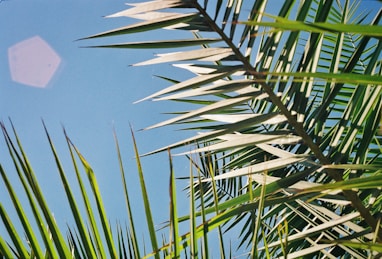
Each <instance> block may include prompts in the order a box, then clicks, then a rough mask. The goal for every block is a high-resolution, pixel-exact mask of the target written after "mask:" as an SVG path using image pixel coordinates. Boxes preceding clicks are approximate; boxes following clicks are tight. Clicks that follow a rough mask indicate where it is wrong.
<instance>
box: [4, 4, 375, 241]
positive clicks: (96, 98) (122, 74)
mask: <svg viewBox="0 0 382 259" xmlns="http://www.w3.org/2000/svg"><path fill="white" fill-rule="evenodd" d="M124 2H125V1H121V0H117V1H104V2H101V1H90V0H80V1H78V0H77V1H73V0H70V1H69V0H68V1H57V0H56V1H47V0H36V1H20V0H3V1H1V2H0V32H1V36H0V59H1V60H2V62H0V119H1V120H3V121H5V122H6V125H9V123H8V121H7V120H8V117H10V118H11V119H12V121H13V123H14V125H15V126H16V129H17V132H18V134H19V136H20V138H21V140H22V143H23V145H24V148H25V150H26V152H27V154H28V155H29V158H30V160H31V163H32V165H33V167H34V169H35V171H36V174H37V177H38V179H39V180H40V181H41V185H42V187H43V191H44V193H45V194H47V198H48V202H49V204H51V208H52V210H53V211H54V214H55V217H56V219H57V221H58V222H59V223H60V225H61V226H64V227H65V224H66V223H67V222H68V221H71V219H70V214H68V213H67V207H65V206H63V205H62V202H63V200H64V199H65V197H64V196H63V190H62V189H61V183H60V180H59V178H58V174H57V170H56V167H55V165H54V163H53V162H54V161H53V157H52V154H51V152H50V150H49V146H48V142H47V139H46V137H45V135H44V131H43V127H42V123H41V119H43V120H44V121H45V123H46V125H47V128H48V130H49V132H50V134H51V136H52V138H53V141H54V143H55V145H56V148H57V150H58V152H59V155H60V157H61V159H62V162H63V164H64V168H65V169H66V170H67V172H68V175H69V179H70V180H71V181H73V182H74V181H75V179H74V174H73V170H72V165H71V161H70V157H69V153H68V151H67V147H66V143H65V140H64V135H63V133H62V125H63V126H64V127H65V128H66V130H67V132H68V134H69V137H70V138H71V139H72V141H73V142H74V143H75V144H76V145H77V147H78V148H79V149H80V151H81V152H82V153H83V155H84V156H85V158H86V159H87V160H88V161H89V163H90V164H91V165H92V166H93V169H94V171H95V172H96V175H97V179H98V182H99V184H100V188H101V191H102V194H103V195H104V197H103V198H104V201H105V203H106V207H107V210H108V212H109V216H110V219H111V223H112V224H114V223H115V221H116V219H121V220H122V221H123V220H125V209H124V200H123V197H122V187H121V184H120V174H119V169H118V161H117V156H116V152H115V146H114V140H113V135H112V129H113V126H114V127H115V128H116V131H117V134H118V137H119V139H120V146H121V149H122V155H123V157H124V163H125V167H126V168H125V170H126V172H127V174H128V177H127V178H128V183H127V184H128V187H129V188H130V196H131V198H132V199H133V200H134V203H133V206H134V207H135V208H136V213H138V214H137V217H138V218H139V217H140V218H142V217H143V211H142V207H141V205H140V200H141V198H140V189H139V188H138V180H137V178H136V167H135V161H134V159H133V149H132V145H131V143H132V142H131V136H130V132H129V131H130V129H129V123H131V124H132V126H133V128H134V129H135V130H136V131H137V130H138V129H141V128H144V127H146V126H150V125H151V124H154V123H156V122H159V121H161V120H163V119H165V118H167V117H168V116H167V115H161V112H169V111H174V110H175V109H179V106H176V104H172V103H166V104H165V105H163V104H164V103H156V102H144V103H139V104H136V105H133V104H132V103H133V102H134V101H136V100H139V99H141V98H143V97H145V96H147V95H149V94H151V93H153V92H155V91H156V90H158V89H160V88H163V87H165V86H167V85H168V84H167V83H166V82H164V81H162V80H160V79H157V78H155V77H153V76H152V75H155V74H156V75H164V76H169V77H175V79H182V78H183V79H184V78H185V76H186V75H187V74H186V73H182V72H181V71H179V70H173V69H171V67H170V66H169V65H167V64H165V65H160V66H152V67H130V66H129V65H131V64H134V63H137V62H140V61H143V60H146V59H150V58H152V55H153V54H155V53H156V51H155V50H153V51H151V50H149V51H134V50H112V49H88V48H80V47H81V46H86V45H91V44H93V43H94V44H99V43H102V42H103V41H102V40H101V41H94V42H93V41H75V40H76V39H79V38H82V37H85V36H88V35H91V34H95V33H98V32H102V31H105V30H108V29H113V28H116V27H118V26H123V25H126V24H129V23H131V22H132V21H131V20H129V19H127V18H119V19H104V18H102V16H105V15H109V14H112V13H115V12H118V11H120V10H123V9H124V8H125V5H124ZM135 2H136V1H135ZM363 4H364V7H365V8H367V7H370V6H372V5H379V6H380V3H377V2H376V1H364V2H363ZM144 35H145V34H144ZM34 36H39V37H40V38H42V39H44V40H45V41H46V42H47V43H48V44H49V45H50V46H51V47H52V48H53V49H54V50H55V51H56V52H57V54H58V55H59V56H60V58H61V59H62V63H61V65H60V67H59V70H58V72H57V73H56V74H55V76H54V78H53V79H52V81H51V82H50V84H49V85H48V87H47V88H43V89H41V88H35V87H31V86H27V85H23V84H19V83H17V82H14V81H12V79H11V75H10V68H9V66H8V53H7V52H8V49H9V48H10V47H11V46H13V45H14V44H17V43H19V42H20V41H23V40H26V39H28V38H31V37H34ZM140 37H142V36H141V35H139V34H138V35H129V36H128V37H127V38H125V40H126V41H138V40H142V39H146V40H147V36H146V35H145V38H140ZM120 40H121V39H120V38H118V37H117V38H113V39H109V40H108V41H107V42H119V41H120ZM158 52H159V51H158ZM174 71H175V72H176V74H174ZM188 76H190V75H188ZM180 110H183V109H180ZM9 129H10V128H9ZM190 134H191V133H185V132H179V131H174V129H173V128H164V129H157V130H152V131H147V132H146V131H143V132H136V137H137V141H138V146H139V149H140V152H141V153H146V152H149V151H152V150H154V149H156V148H159V147H162V146H165V145H167V144H170V143H172V142H175V141H177V140H180V139H182V138H184V137H185V136H186V135H190ZM6 152H7V150H6V148H5V147H4V141H3V140H2V138H0V163H1V164H2V165H3V166H4V167H5V169H6V171H10V170H13V167H12V165H11V163H10V161H9V159H8V157H7V153H6ZM142 162H143V169H144V172H145V175H146V181H147V184H148V188H149V189H151V190H153V192H151V193H150V194H151V196H150V197H151V202H152V203H153V205H154V213H155V214H156V215H158V217H157V220H156V223H160V222H161V221H164V220H166V219H167V218H168V200H167V197H168V193H167V192H168V188H167V186H168V175H169V174H168V173H169V170H168V159H167V154H158V155H154V156H151V157H145V158H143V159H142ZM175 166H176V172H177V176H187V175H188V173H189V165H188V163H185V159H181V158H176V159H175ZM184 186H185V183H184V184H181V185H180V187H184ZM7 197H8V196H7V195H6V194H4V186H3V183H2V182H1V181H0V202H1V203H2V204H3V205H4V206H6V207H7V206H8V207H7V208H10V207H11V205H10V203H9V200H8V198H7ZM187 208H188V205H187V204H186V203H184V208H183V209H186V211H185V213H187ZM110 212H111V213H110ZM10 213H12V212H11V210H10ZM180 214H184V213H180ZM2 229H3V226H2V225H1V224H0V233H2V232H3V230H2ZM138 231H140V230H138ZM141 232H142V231H141ZM139 233H140V232H139ZM147 238H148V237H147V236H146V239H147Z"/></svg>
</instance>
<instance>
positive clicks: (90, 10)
mask: <svg viewBox="0 0 382 259" xmlns="http://www.w3.org/2000/svg"><path fill="white" fill-rule="evenodd" d="M124 8H125V5H124V1H112V2H95V1H88V0H81V1H33V2H27V1H15V0H9V1H2V2H1V3H0V31H1V32H2V35H3V36H2V37H1V41H0V58H1V60H3V61H2V62H0V92H1V95H0V110H1V120H2V121H4V122H5V123H6V125H8V126H9V125H10V124H9V123H8V117H10V118H11V119H12V122H13V123H14V125H15V127H16V130H17V132H18V134H19V137H20V138H21V141H22V144H23V146H24V148H25V150H26V152H27V154H28V155H29V158H30V160H31V163H32V166H33V168H34V170H35V172H36V174H37V177H38V179H39V180H40V181H41V186H42V188H43V191H44V193H45V194H47V199H48V203H49V204H50V205H51V209H52V210H53V212H54V214H55V217H56V219H57V221H58V222H59V223H60V224H61V226H63V227H65V224H66V223H67V222H70V221H71V216H70V214H68V213H67V212H68V210H67V209H68V208H67V207H66V206H65V205H63V202H64V199H65V197H64V194H63V189H62V187H61V183H60V180H59V177H58V173H57V169H56V167H55V165H54V163H53V162H54V161H53V157H52V154H51V152H50V150H49V145H48V142H47V138H46V136H45V135H44V130H43V126H42V123H41V119H43V120H44V122H45V124H46V125H47V128H48V131H49V133H50V134H51V137H52V139H53V141H54V143H55V145H56V148H57V150H58V152H59V155H60V158H61V159H62V162H63V164H64V168H65V169H66V171H67V174H68V176H69V179H70V180H71V181H72V182H75V178H74V173H73V170H72V164H71V162H70V156H69V153H68V151H67V146H66V144H65V139H64V135H63V131H62V126H64V127H65V129H66V130H67V132H68V135H69V137H70V138H71V139H72V141H73V142H74V143H75V145H76V146H77V147H78V148H79V149H80V151H81V152H82V154H83V155H84V156H85V158H86V159H87V160H88V161H89V163H90V164H91V165H92V167H93V169H94V171H95V172H96V175H97V179H98V183H99V185H100V188H101V192H102V194H103V195H104V201H105V204H106V209H107V210H108V212H109V214H108V215H109V217H110V219H111V222H112V223H113V222H116V219H120V220H122V221H124V220H125V219H126V217H125V209H124V199H123V196H122V185H121V183H120V173H119V167H118V160H117V155H116V151H115V145H114V140H113V127H115V129H116V132H117V134H118V137H119V140H120V146H121V150H122V155H123V157H124V164H125V167H126V168H125V170H126V172H127V178H128V183H127V184H128V187H130V196H131V199H133V200H134V202H133V206H134V208H136V209H135V210H136V213H137V218H143V214H142V213H143V210H142V206H141V204H140V202H141V198H140V197H141V196H140V189H139V187H138V186H139V185H138V183H139V182H138V179H137V177H136V174H137V173H136V166H135V160H134V159H133V156H134V155H133V148H132V141H131V134H130V128H129V127H130V126H129V124H131V125H132V127H133V128H134V130H135V132H136V138H137V142H138V147H139V149H140V151H141V153H146V152H149V151H152V150H154V149H156V148H159V147H162V146H164V145H166V144H170V143H172V142H175V141H176V140H179V139H180V138H182V137H184V136H185V134H186V133H182V132H177V131H174V130H172V129H169V128H165V129H158V130H151V131H147V132H146V131H139V132H138V129H141V128H144V127H146V126H149V125H151V124H154V123H156V122H159V121H161V120H163V119H164V118H167V116H165V115H161V112H166V111H171V110H173V108H172V104H166V107H163V104H162V103H153V102H144V103H139V104H135V105H133V104H132V103H133V102H134V101H136V100H139V99H141V98H143V97H145V96H147V95H149V94H150V93H153V92H154V91H156V90H157V89H159V88H160V87H164V86H166V85H167V83H166V82H164V81H163V80H160V79H157V78H155V77H153V76H152V75H154V74H161V75H166V73H163V72H166V68H167V67H169V65H164V68H165V69H164V70H163V69H161V70H160V71H159V70H157V69H158V67H131V66H129V65H131V64H133V63H136V62H139V61H143V60H145V59H149V58H151V57H152V55H153V53H154V51H146V52H143V51H126V50H110V49H94V48H92V49H89V48H80V47H81V46H87V45H91V44H95V43H100V42H102V41H96V42H92V41H75V40H77V39H79V38H82V37H85V36H88V35H91V34H94V33H98V32H101V31H104V30H108V29H112V28H116V27H118V26H123V25H126V24H128V23H131V22H132V21H131V20H129V19H127V18H121V19H104V18H103V17H102V16H105V15H109V14H112V13H115V12H117V11H120V10H123V9H124ZM34 36H39V37H40V38H41V39H43V40H44V41H46V42H47V43H48V44H49V45H50V46H51V47H52V48H53V49H54V50H55V51H56V52H57V54H58V55H59V56H60V58H61V60H62V62H61V64H60V67H59V69H58V71H57V72H56V74H55V76H54V77H53V79H52V80H51V82H50V83H49V84H48V86H47V87H46V88H36V87H32V86H28V85H23V84H20V83H17V82H14V81H12V78H11V75H10V68H9V66H8V53H7V52H8V49H9V48H10V47H12V46H13V45H14V44H17V43H19V42H21V41H24V40H26V39H29V38H31V37H34ZM136 37H140V36H139V35H137V36H129V38H128V40H129V41H135V40H139V39H138V38H137V39H135V38H136ZM112 40H113V41H116V40H118V38H116V39H112ZM167 76H170V74H169V73H168V72H167ZM9 129H10V128H9ZM6 152H7V150H6V148H5V146H4V142H3V140H2V138H1V140H0V154H1V155H0V163H1V164H2V165H3V166H4V168H5V169H6V171H9V172H11V171H12V170H13V166H12V164H11V163H10V161H9V159H8V157H7V153H6ZM176 161H182V159H181V158H178V159H176ZM176 161H175V166H177V164H180V165H179V167H178V168H179V170H178V173H179V175H188V173H189V169H188V163H186V164H184V163H177V162H176ZM183 161H184V160H183ZM142 162H143V169H144V172H145V174H146V182H147V185H148V188H149V189H151V190H154V192H151V196H150V197H151V201H152V203H153V207H154V213H155V214H156V215H157V220H156V223H160V222H162V221H164V220H166V219H167V217H168V201H167V197H168V193H167V190H168V188H167V186H168V176H169V174H168V173H169V170H168V168H169V166H168V158H167V154H158V155H154V156H151V157H145V158H143V159H142ZM84 177H85V175H84ZM182 186H183V187H184V186H185V183H184V184H183V185H182ZM4 191H5V190H4V186H3V183H2V182H0V197H1V200H0V201H1V203H3V204H4V206H7V207H6V208H9V212H10V213H11V215H12V213H13V212H12V209H10V208H11V206H10V202H9V200H8V199H7V197H8V196H7V195H6V194H4ZM187 207H188V206H187V205H185V208H187ZM2 227H3V226H2V225H0V232H3V231H1V229H2ZM138 231H139V230H138ZM142 232H143V230H142Z"/></svg>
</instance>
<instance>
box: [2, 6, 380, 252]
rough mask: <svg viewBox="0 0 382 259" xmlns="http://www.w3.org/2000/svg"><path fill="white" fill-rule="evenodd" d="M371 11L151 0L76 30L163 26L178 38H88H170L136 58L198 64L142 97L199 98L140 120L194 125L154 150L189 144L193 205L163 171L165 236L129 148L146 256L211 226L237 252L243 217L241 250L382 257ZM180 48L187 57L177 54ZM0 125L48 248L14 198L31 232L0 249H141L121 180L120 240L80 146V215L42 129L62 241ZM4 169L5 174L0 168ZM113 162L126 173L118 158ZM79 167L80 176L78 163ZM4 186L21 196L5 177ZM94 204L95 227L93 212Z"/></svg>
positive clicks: (185, 244)
mask: <svg viewBox="0 0 382 259" xmlns="http://www.w3.org/2000/svg"><path fill="white" fill-rule="evenodd" d="M371 13H373V14H372V15H373V16H371V15H370V14H369V13H367V12H362V3H359V2H350V1H347V0H345V1H330V0H326V1H318V0H305V1H293V0H291V1H267V0H255V1H251V3H250V4H248V2H245V1H241V0H227V1H223V0H218V1H208V0H205V1H197V0H154V1H150V2H141V3H137V4H133V5H132V7H130V8H128V9H127V10H124V11H121V12H118V13H116V14H113V15H110V16H108V17H124V16H127V17H132V18H136V19H140V20H143V21H140V22H137V23H134V24H131V25H127V26H125V27H122V28H117V29H114V30H111V31H107V32H102V33H99V34H96V35H92V36H89V37H86V38H84V39H87V40H89V39H97V38H101V37H110V36H114V35H125V34H131V33H138V32H148V31H154V30H160V29H171V30H173V31H172V32H171V36H172V38H174V36H178V35H179V38H176V39H171V40H169V39H160V40H151V41H144V42H129V43H116V44H108V45H104V44H103V45H95V46H93V47H103V48H163V49H173V48H174V49H175V48H177V50H176V52H173V51H171V50H170V51H171V52H168V53H164V54H160V55H158V57H156V58H154V59H151V60H148V61H142V62H140V63H138V64H135V65H136V66H140V65H155V64H160V63H164V62H170V63H171V64H174V66H175V67H176V69H183V70H187V71H189V72H191V73H192V74H193V76H192V77H191V78H189V79H186V80H181V81H179V79H178V78H172V77H171V78H169V77H165V76H162V77H161V78H163V79H165V80H167V81H168V82H169V84H171V85H170V86H169V87H167V88H165V89H163V90H160V91H158V92H156V93H153V94H152V95H150V96H148V97H146V98H144V99H143V100H148V99H153V100H174V101H178V102H183V103H185V104H187V107H196V108H194V109H190V110H189V111H186V112H179V111H175V112H174V114H175V116H174V117H173V118H170V119H168V120H166V121H164V122H160V123H157V124H154V125H153V126H150V127H148V128H147V129H151V128H155V127H160V126H166V125H178V124H180V125H183V127H184V128H186V129H189V130H194V131H195V130H198V131H199V132H201V133H198V134H196V135H195V136H193V137H191V138H188V139H185V140H181V141H178V142H176V143H174V144H171V145H168V146H166V147H163V148H159V149H157V150H154V151H153V152H151V153H150V154H153V153H157V152H162V151H167V150H171V152H176V150H178V148H181V147H186V150H191V151H186V152H183V151H181V154H184V155H186V156H187V157H189V159H190V164H191V170H190V171H191V172H190V178H189V180H190V184H189V187H188V191H189V194H190V213H188V214H187V213H186V214H185V215H184V216H181V217H179V216H178V215H177V210H176V205H177V203H176V192H175V187H174V185H175V184H174V182H175V175H174V173H173V171H172V170H170V179H171V181H170V193H171V206H170V211H171V214H170V220H169V223H168V227H169V230H170V235H169V240H166V239H163V240H162V244H160V245H159V244H158V241H157V237H156V235H155V231H154V229H153V222H152V218H151V212H150V206H149V204H148V199H147V192H146V190H145V184H144V178H143V174H142V170H141V168H140V162H139V158H138V159H137V165H138V172H139V174H140V179H141V186H142V189H143V191H142V193H143V200H144V202H145V208H146V214H147V222H148V225H149V228H150V229H149V233H150V240H151V244H152V252H149V253H148V254H147V257H149V256H155V257H156V258H159V256H160V255H161V256H163V257H171V258H173V257H175V258H176V257H180V255H181V251H183V252H184V253H186V254H189V256H190V257H202V258H207V257H208V247H209V242H208V238H209V236H208V234H209V233H210V232H213V231H215V230H217V233H218V236H219V242H220V243H219V244H220V246H219V249H220V253H221V257H222V258H226V257H232V253H233V252H232V251H231V247H229V250H228V245H227V240H226V238H227V236H229V233H230V231H232V230H237V229H239V232H240V236H239V237H237V239H238V240H239V242H238V244H239V248H241V249H240V251H243V250H244V251H245V254H244V256H246V257H251V258H278V257H280V258H301V257H304V256H309V257H310V258H314V257H317V258H321V257H329V258H337V257H341V258H353V257H354V258H378V257H379V256H380V255H379V254H378V253H381V252H382V245H381V240H382V231H380V230H381V229H380V228H381V227H380V225H381V224H380V218H381V217H380V211H381V205H382V199H381V198H382V196H381V190H380V187H381V185H382V176H381V165H382V163H381V162H382V161H381V155H380V154H381V146H380V142H381V134H380V132H381V131H380V124H381V107H382V105H381V101H382V98H381V97H382V95H381V89H382V77H381V49H382V43H381V40H380V39H381V37H382V30H381V27H380V26H379V24H380V19H381V15H382V9H380V10H377V11H375V10H374V12H371ZM185 31H186V32H185ZM175 32H176V33H175ZM148 35H152V34H148ZM161 35H162V34H161ZM165 35H168V34H165ZM185 35H191V37H189V36H185ZM184 37H187V38H184ZM178 48H184V49H183V50H182V49H181V51H179V49H178ZM184 61H186V62H192V63H187V64H183V63H181V62H184ZM2 128H3V133H4V136H5V137H6V140H7V144H8V146H9V150H10V154H11V156H12V159H13V161H15V165H17V167H16V168H17V169H18V170H17V171H18V172H19V175H20V179H21V181H23V184H24V186H25V190H26V191H27V194H28V198H29V201H30V203H31V206H32V208H35V209H34V210H33V212H34V216H35V218H36V219H37V220H39V221H38V222H46V224H47V225H48V227H49V231H48V230H46V228H44V225H43V224H41V226H40V229H39V230H40V232H41V235H42V236H43V243H44V245H43V247H45V250H46V252H43V251H42V250H43V249H42V248H41V247H40V246H39V245H38V241H37V240H35V236H34V234H33V231H32V230H31V229H30V227H29V226H28V220H27V219H26V218H25V216H23V212H22V206H18V207H17V208H20V212H19V217H20V219H21V220H22V222H23V227H24V230H25V232H26V236H27V237H28V245H25V244H23V242H21V241H20V240H19V239H20V235H17V234H14V236H12V237H13V238H12V244H13V246H12V245H10V246H8V245H7V244H6V242H5V240H4V239H3V238H1V236H0V255H5V256H10V255H14V254H17V255H18V256H19V257H24V256H26V257H33V256H36V257H42V256H45V254H47V255H49V256H50V257H56V256H60V257H68V256H70V255H71V254H72V255H74V256H76V257H95V256H98V257H106V256H111V257H117V256H118V257H126V258H140V257H142V256H143V253H142V251H141V250H140V249H139V245H138V243H139V242H137V239H136V235H135V231H134V224H133V220H132V216H131V210H130V206H129V198H128V192H127V191H126V192H125V197H126V200H127V207H128V215H130V216H129V220H130V225H129V227H128V230H127V231H126V232H124V231H122V228H121V227H120V226H117V231H116V233H117V234H116V236H117V238H118V241H114V240H113V239H115V234H114V235H113V233H112V232H111V227H110V225H109V223H108V221H107V217H106V214H105V212H104V209H103V206H102V198H101V196H100V194H99V190H98V187H97V183H96V180H95V176H94V173H93V171H92V169H91V167H90V165H89V164H88V163H87V162H86V160H85V159H84V157H83V156H82V155H81V153H80V152H79V151H78V149H77V148H76V147H75V146H74V144H73V143H72V142H71V141H70V139H69V138H67V141H68V146H69V150H70V153H71V154H72V156H73V164H74V166H75V168H76V172H77V171H78V167H77V163H76V159H77V160H79V161H80V163H82V165H83V167H84V170H85V172H86V174H87V176H88V178H89V181H90V183H91V186H92V190H91V194H93V195H94V198H95V200H96V203H97V208H96V210H94V211H92V210H91V208H90V207H91V206H90V205H89V204H88V203H87V199H88V198H87V192H86V190H83V192H82V197H83V199H84V203H85V204H86V205H85V206H86V208H89V210H88V211H89V213H88V214H87V216H88V218H89V219H88V220H89V222H90V223H89V226H87V224H86V223H83V221H84V219H83V218H82V216H81V215H80V213H79V212H78V209H77V205H76V200H75V199H74V198H73V197H72V194H71V192H70V186H68V184H67V181H66V178H65V173H64V171H63V170H62V167H61V165H60V161H59V159H58V156H57V154H56V152H55V149H54V146H53V143H52V142H50V144H51V147H52V152H53V154H54V155H55V157H56V162H57V167H58V169H59V173H60V176H61V179H62V181H63V183H64V186H65V191H66V194H67V196H68V200H69V202H70V205H71V209H72V211H73V215H74V218H75V219H76V226H77V229H74V230H73V229H70V230H69V234H68V240H69V241H68V242H65V240H64V238H63V234H62V233H61V231H60V230H59V229H57V226H56V224H55V222H54V219H53V218H52V217H51V216H50V214H49V210H48V207H47V206H46V204H45V201H44V198H43V197H42V196H41V193H40V191H39V189H40V188H39V186H38V184H37V183H36V182H35V180H34V177H33V170H32V169H31V166H30V165H29V162H28V160H27V158H26V155H25V154H24V152H23V150H22V146H21V144H20V142H19V141H18V139H17V135H16V139H15V140H12V139H11V137H10V136H9V134H8V132H7V130H6V129H5V126H4V125H2ZM15 134H16V132H15ZM48 138H49V135H48ZM116 143H117V147H118V142H116ZM190 145H191V148H190ZM135 150H136V153H137V157H138V151H137V148H136V147H135ZM170 168H171V156H170ZM0 172H1V175H2V177H3V179H4V182H7V177H6V173H5V172H4V170H3V169H2V168H0ZM121 172H122V174H121V175H122V177H123V176H124V173H123V166H121ZM77 177H78V182H79V184H80V185H81V183H82V180H81V177H80V174H77ZM24 182H25V183H24ZM7 187H8V190H9V193H10V195H11V197H12V199H13V200H14V202H15V204H17V195H15V194H13V191H12V186H10V185H8V184H7ZM33 202H35V204H34V203H33ZM0 208H1V210H0V215H1V217H2V219H3V222H4V223H5V225H6V226H7V229H8V232H9V233H14V230H13V229H12V220H10V219H9V218H7V214H6V212H5V211H4V210H3V209H2V207H0ZM39 208H41V209H39ZM40 210H41V211H42V212H40ZM97 213H98V214H99V218H100V222H101V225H100V226H97V224H96V222H95V220H94V217H93V216H94V214H97ZM20 215H21V216H20ZM186 221H188V222H189V223H190V228H189V231H188V232H186V233H185V234H180V233H179V224H180V222H186ZM98 227H100V228H101V230H98ZM100 233H103V234H100ZM100 235H104V238H101V237H100ZM235 238H236V237H235ZM103 239H104V240H106V243H105V244H104V243H103ZM67 243H68V244H67ZM117 247H118V248H117ZM11 250H13V252H12V251H11ZM233 251H235V250H233ZM107 254H108V255H107Z"/></svg>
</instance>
